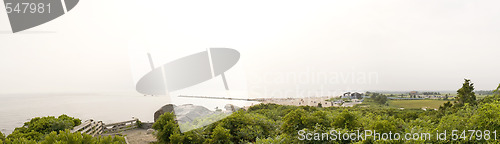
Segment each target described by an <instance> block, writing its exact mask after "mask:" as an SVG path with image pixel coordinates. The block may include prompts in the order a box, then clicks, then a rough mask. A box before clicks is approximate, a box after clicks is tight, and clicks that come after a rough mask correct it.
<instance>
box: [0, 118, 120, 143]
mask: <svg viewBox="0 0 500 144" xmlns="http://www.w3.org/2000/svg"><path fill="white" fill-rule="evenodd" d="M80 124H81V121H80V119H76V118H72V117H69V116H67V115H61V116H59V117H57V118H56V117H53V116H49V117H36V118H33V119H31V120H30V121H29V122H26V123H24V126H23V127H19V128H16V129H15V130H14V132H12V134H10V135H9V136H7V138H2V136H3V135H2V134H1V133H0V144H4V143H5V144H53V143H71V144H77V143H78V144H83V143H85V144H87V143H88V144H98V143H110V144H111V143H125V139H124V138H123V137H120V136H114V137H111V136H107V137H100V136H99V137H92V136H90V135H87V134H81V133H78V132H77V133H71V132H70V131H69V129H71V128H73V127H74V126H77V125H80Z"/></svg>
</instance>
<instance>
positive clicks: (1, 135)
mask: <svg viewBox="0 0 500 144" xmlns="http://www.w3.org/2000/svg"><path fill="white" fill-rule="evenodd" d="M4 140H5V135H3V133H2V132H0V141H4Z"/></svg>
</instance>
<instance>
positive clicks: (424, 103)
mask: <svg viewBox="0 0 500 144" xmlns="http://www.w3.org/2000/svg"><path fill="white" fill-rule="evenodd" d="M446 102H448V101H445V100H390V101H389V106H392V107H397V108H424V107H427V108H435V109H437V108H439V106H441V105H443V103H446Z"/></svg>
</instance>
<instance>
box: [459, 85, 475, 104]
mask: <svg viewBox="0 0 500 144" xmlns="http://www.w3.org/2000/svg"><path fill="white" fill-rule="evenodd" d="M464 80H465V82H464V83H463V85H462V88H460V89H458V90H457V93H458V95H457V100H458V103H459V104H460V105H465V104H466V103H469V104H470V105H475V104H476V94H475V93H474V83H472V82H470V80H469V79H464Z"/></svg>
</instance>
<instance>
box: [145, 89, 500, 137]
mask: <svg viewBox="0 0 500 144" xmlns="http://www.w3.org/2000/svg"><path fill="white" fill-rule="evenodd" d="M464 87H466V88H461V89H462V90H459V92H458V93H459V94H458V95H459V96H469V97H468V98H464V99H463V101H461V102H459V101H457V102H448V101H443V100H441V101H439V103H437V102H436V103H435V104H434V105H435V106H433V108H438V110H433V109H431V110H422V109H403V110H402V109H399V108H396V107H393V106H391V104H390V102H389V105H387V103H384V102H383V97H382V96H375V97H373V98H368V99H366V100H365V102H368V103H370V104H365V105H361V106H356V107H323V108H322V107H311V106H284V105H276V104H259V105H255V106H252V107H250V108H249V109H248V110H246V111H244V110H240V111H238V112H235V113H233V114H232V115H230V116H228V117H226V118H224V119H222V120H221V121H217V122H215V123H213V124H210V125H208V126H205V127H203V128H199V129H195V130H192V131H189V132H185V133H180V131H179V128H178V125H177V124H176V122H175V121H174V118H175V117H174V115H173V114H171V113H166V114H164V115H162V116H161V117H160V120H159V121H158V122H157V123H155V125H156V126H154V128H155V129H156V130H157V131H158V133H157V138H158V140H159V143H262V144H264V143H266V144H267V143H452V142H453V143H500V141H499V140H495V139H500V138H498V136H497V137H495V136H493V135H490V136H492V137H490V139H488V140H485V139H476V138H477V137H478V136H474V137H473V138H471V139H469V138H467V139H458V140H456V141H451V137H452V134H451V133H447V134H446V136H447V137H448V140H446V141H440V140H437V139H435V138H433V139H423V140H409V141H406V140H380V139H375V140H374V139H373V138H370V139H364V140H311V141H301V140H299V137H300V135H299V134H298V132H299V131H303V132H307V133H312V132H315V133H329V132H330V131H331V130H336V131H338V132H356V131H357V130H360V131H362V130H374V131H377V132H380V133H384V132H387V133H388V132H392V133H436V131H440V132H442V131H445V130H446V131H448V132H451V131H452V130H458V131H460V132H462V131H463V130H489V131H490V132H493V131H499V132H500V93H499V91H498V88H497V90H496V91H495V93H494V94H493V95H492V96H487V97H485V98H484V99H481V100H474V99H473V98H470V97H472V96H474V94H473V93H471V92H473V85H472V83H470V81H467V80H466V82H465V84H464ZM499 88H500V85H499ZM463 89H468V90H466V91H464V90H463ZM470 90H472V91H470ZM462 92H463V93H462ZM460 93H462V94H460ZM377 97H380V98H379V99H378V100H377ZM436 101H438V100H436ZM365 102H364V103H365ZM421 102H422V103H424V102H428V101H421ZM438 104H440V105H438ZM436 106H437V107H436ZM415 107H418V106H415Z"/></svg>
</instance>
